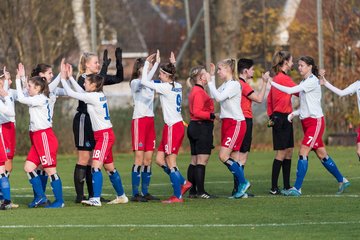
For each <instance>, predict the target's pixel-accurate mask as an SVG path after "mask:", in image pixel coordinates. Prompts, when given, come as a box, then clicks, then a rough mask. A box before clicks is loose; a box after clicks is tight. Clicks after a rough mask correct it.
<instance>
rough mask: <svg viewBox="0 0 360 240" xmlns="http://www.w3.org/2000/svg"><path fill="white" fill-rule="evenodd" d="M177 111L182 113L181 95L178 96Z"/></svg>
mask: <svg viewBox="0 0 360 240" xmlns="http://www.w3.org/2000/svg"><path fill="white" fill-rule="evenodd" d="M176 111H177V112H181V95H180V94H178V95H176Z"/></svg>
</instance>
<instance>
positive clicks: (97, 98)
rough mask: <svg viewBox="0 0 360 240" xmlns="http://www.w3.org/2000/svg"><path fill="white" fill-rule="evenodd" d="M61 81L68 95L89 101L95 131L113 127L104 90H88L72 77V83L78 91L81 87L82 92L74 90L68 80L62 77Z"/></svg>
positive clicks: (88, 105) (88, 107)
mask: <svg viewBox="0 0 360 240" xmlns="http://www.w3.org/2000/svg"><path fill="white" fill-rule="evenodd" d="M61 83H62V85H63V87H64V88H65V91H66V93H67V94H68V96H70V97H73V98H76V99H78V100H80V101H83V102H85V103H87V111H88V113H89V116H90V119H91V126H92V130H93V131H94V132H96V131H100V130H103V129H108V128H112V124H111V122H110V115H109V108H108V103H107V99H106V96H105V94H104V93H103V92H86V91H85V90H84V89H82V88H81V87H80V85H79V84H78V83H77V82H76V81H75V80H74V79H71V84H72V85H73V86H74V88H75V89H76V90H77V91H80V89H81V91H80V92H75V91H74V90H72V89H71V88H70V86H69V85H68V83H67V81H66V80H64V79H61Z"/></svg>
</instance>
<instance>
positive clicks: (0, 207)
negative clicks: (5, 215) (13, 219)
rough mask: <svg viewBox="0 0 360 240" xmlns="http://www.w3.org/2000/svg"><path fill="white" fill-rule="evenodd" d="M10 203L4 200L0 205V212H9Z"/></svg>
mask: <svg viewBox="0 0 360 240" xmlns="http://www.w3.org/2000/svg"><path fill="white" fill-rule="evenodd" d="M11 208H12V206H11V201H9V200H5V201H4V202H3V203H2V204H1V205H0V210H9V209H11Z"/></svg>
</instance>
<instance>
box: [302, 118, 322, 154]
mask: <svg viewBox="0 0 360 240" xmlns="http://www.w3.org/2000/svg"><path fill="white" fill-rule="evenodd" d="M301 125H302V128H303V131H304V138H303V140H302V143H301V144H303V145H305V146H308V147H310V148H312V149H318V148H321V147H324V143H323V140H322V136H323V134H324V130H325V120H324V117H321V118H305V119H303V120H301Z"/></svg>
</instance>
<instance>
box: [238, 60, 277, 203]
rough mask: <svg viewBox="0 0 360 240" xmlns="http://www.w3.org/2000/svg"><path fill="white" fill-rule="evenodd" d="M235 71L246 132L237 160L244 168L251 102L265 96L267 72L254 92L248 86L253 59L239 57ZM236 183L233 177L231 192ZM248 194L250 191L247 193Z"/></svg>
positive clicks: (249, 137) (249, 130)
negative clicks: (258, 88)
mask: <svg viewBox="0 0 360 240" xmlns="http://www.w3.org/2000/svg"><path fill="white" fill-rule="evenodd" d="M237 72H238V74H239V82H240V84H241V89H242V91H241V109H242V111H243V114H244V117H245V121H246V132H245V137H244V140H243V142H242V144H241V147H240V154H239V158H240V159H239V161H240V164H241V166H242V168H243V170H244V168H245V164H246V161H247V159H248V155H249V152H250V148H251V141H252V129H253V114H252V107H251V105H252V102H256V103H262V101H263V100H264V96H265V91H266V84H267V82H268V79H269V77H270V76H269V72H266V73H265V74H263V76H262V80H263V81H262V85H261V88H260V92H258V93H256V92H255V91H254V89H253V88H252V87H251V86H250V84H249V83H248V81H250V80H251V79H252V78H253V75H254V61H253V60H252V59H247V58H241V59H239V61H238V62H237ZM237 187H238V183H237V182H236V178H234V189H233V192H232V194H234V193H235V192H236V191H237ZM248 195H249V196H250V193H248Z"/></svg>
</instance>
